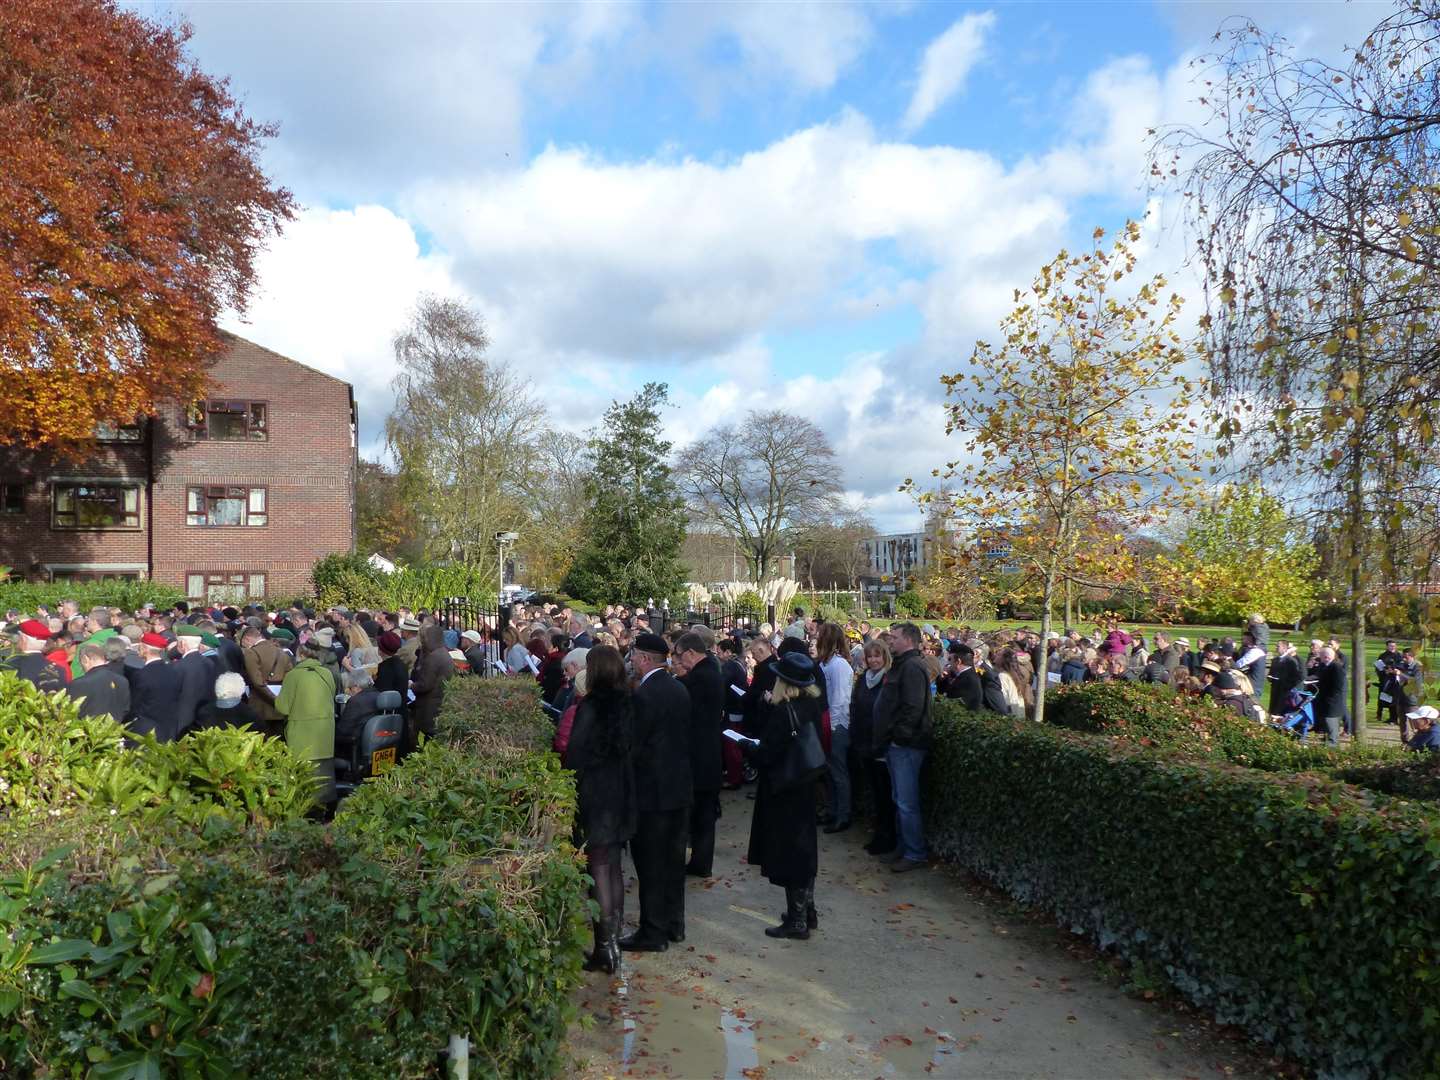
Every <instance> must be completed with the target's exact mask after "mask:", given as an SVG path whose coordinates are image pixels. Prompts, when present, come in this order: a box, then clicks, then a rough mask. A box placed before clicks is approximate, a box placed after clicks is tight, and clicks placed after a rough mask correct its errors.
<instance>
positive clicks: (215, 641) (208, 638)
mask: <svg viewBox="0 0 1440 1080" xmlns="http://www.w3.org/2000/svg"><path fill="white" fill-rule="evenodd" d="M200 640H201V641H203V642H204V643H205V644H206V645H208V646H210V648H212V649H218V648H219V647H220V639H219V638H218V637H216V636H215V635H214V634H212V633H210V631H208V630H202V631H201V632H200Z"/></svg>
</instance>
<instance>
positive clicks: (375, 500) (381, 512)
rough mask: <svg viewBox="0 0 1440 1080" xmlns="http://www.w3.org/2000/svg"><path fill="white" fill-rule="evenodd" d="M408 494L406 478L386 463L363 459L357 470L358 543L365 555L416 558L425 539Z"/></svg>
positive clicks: (356, 521) (356, 530) (356, 519)
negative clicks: (417, 526) (418, 525)
mask: <svg viewBox="0 0 1440 1080" xmlns="http://www.w3.org/2000/svg"><path fill="white" fill-rule="evenodd" d="M416 525H417V521H416V518H415V514H414V513H413V511H412V510H411V507H410V501H409V499H407V498H406V496H405V489H404V478H402V477H400V476H399V475H397V474H396V473H395V471H394V470H392V469H390V468H389V467H387V466H386V465H385V464H384V463H383V462H379V461H367V460H365V459H364V458H361V459H360V461H359V462H358V463H357V464H356V469H355V534H356V536H355V546H356V548H357V550H359V551H360V552H361V553H362V554H381V555H389V556H398V557H400V558H404V559H415V558H418V557H419V556H420V555H422V554H423V551H424V540H423V538H422V537H421V535H420V533H419V531H418V530H417V528H416Z"/></svg>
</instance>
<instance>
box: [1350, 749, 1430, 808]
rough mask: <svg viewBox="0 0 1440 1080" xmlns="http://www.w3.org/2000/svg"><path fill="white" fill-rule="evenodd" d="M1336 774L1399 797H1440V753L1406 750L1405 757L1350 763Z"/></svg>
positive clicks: (1424, 798)
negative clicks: (1396, 759)
mask: <svg viewBox="0 0 1440 1080" xmlns="http://www.w3.org/2000/svg"><path fill="white" fill-rule="evenodd" d="M1335 777H1336V779H1339V780H1343V781H1345V783H1347V784H1355V785H1356V786H1357V787H1363V788H1369V789H1370V790H1371V791H1380V792H1383V793H1384V794H1386V795H1393V796H1395V797H1396V798H1399V799H1423V800H1425V801H1427V802H1435V801H1437V800H1440V755H1435V754H1412V753H1409V752H1406V758H1405V760H1401V761H1393V760H1392V761H1384V762H1379V763H1375V764H1356V765H1351V766H1349V767H1347V768H1340V769H1336V770H1335Z"/></svg>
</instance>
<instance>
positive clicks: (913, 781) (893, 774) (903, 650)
mask: <svg viewBox="0 0 1440 1080" xmlns="http://www.w3.org/2000/svg"><path fill="white" fill-rule="evenodd" d="M890 637H891V641H892V644H893V648H894V650H895V660H894V662H893V663H892V664H891V665H890V670H889V671H888V672H886V673H885V688H886V690H887V693H884V694H882V695H881V696H880V700H879V702H878V703H877V707H876V709H875V745H876V746H877V747H878V746H887V745H888V747H889V749H888V750H887V751H886V753H885V761H886V764H887V765H888V766H889V768H890V784H891V787H892V788H893V790H894V793H895V810H896V818H897V819H898V821H899V825H900V850H899V853H898V854H897V855H896V858H895V861H894V862H892V863H891V864H890V869H891V870H893V871H894V872H895V873H897V874H898V873H904V872H905V871H907V870H918V869H920V868H921V867H923V866H925V865H926V861H927V859H928V858H929V852H928V851H927V849H926V847H925V822H924V820H923V819H922V818H921V816H920V767H921V766H922V765H924V764H925V752H926V751H927V750H929V749H930V735H931V730H932V728H933V720H932V719H931V710H930V673H929V672H928V671H927V670H926V668H925V665H924V664H923V663H921V661H920V628H919V627H917V626H916V625H915V624H914V623H898V624H896V625H895V626H892V627H891V628H890Z"/></svg>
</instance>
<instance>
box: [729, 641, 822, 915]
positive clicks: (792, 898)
mask: <svg viewBox="0 0 1440 1080" xmlns="http://www.w3.org/2000/svg"><path fill="white" fill-rule="evenodd" d="M771 669H772V670H773V671H774V673H775V686H774V688H773V689H772V690H771V691H770V692H769V694H768V695H767V698H766V700H765V701H764V702H763V704H762V705H761V707H760V708H759V710H758V715H757V719H758V723H759V744H758V745H756V744H754V743H751V744H749V745H750V748H751V749H750V751H749V752H750V755H751V757H752V759H753V760H754V762H755V765H756V767H757V768H758V770H759V772H760V783H759V790H758V792H757V795H756V798H755V816H754V818H753V819H752V820H751V822H750V850H749V853H748V855H747V858H748V860H749V862H750V865H751V866H758V867H759V868H760V872H761V873H762V874H764V875H765V877H766V878H767V879H768V880H769V882H770V884H772V885H780V886H783V887H784V889H785V918H784V920H783V921H782V922H781V923H780V925H779V926H776V927H771V928H769V929H767V930H766V931H765V933H766V934H768V935H769V936H770V937H785V938H798V939H800V940H802V941H803V940H805V939H807V938H809V936H810V927H811V920H812V919H813V912H814V909H815V874H816V870H817V866H818V862H819V860H818V855H817V852H816V843H815V785H814V784H813V783H808V782H807V783H799V784H794V785H792V786H789V787H786V788H785V789H784V790H783V791H782V790H777V788H776V781H777V775H778V773H779V771H780V769H781V767H782V765H783V764H784V761H785V757H786V753H787V752H788V751H789V749H790V744H791V742H792V741H793V739H794V735H793V733H792V720H793V728H794V729H798V730H801V731H803V729H804V725H806V724H811V725H813V726H814V727H815V730H816V732H817V734H818V732H819V724H820V691H819V689H818V688H817V687H816V685H815V683H816V679H815V662H814V661H813V660H811V659H810V657H808V656H806V655H805V654H804V653H800V652H789V653H786V654H785V655H783V656H781V657H780V658H779V659H778V660H776V661H775V662H774V663H773V664H772V665H771Z"/></svg>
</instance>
